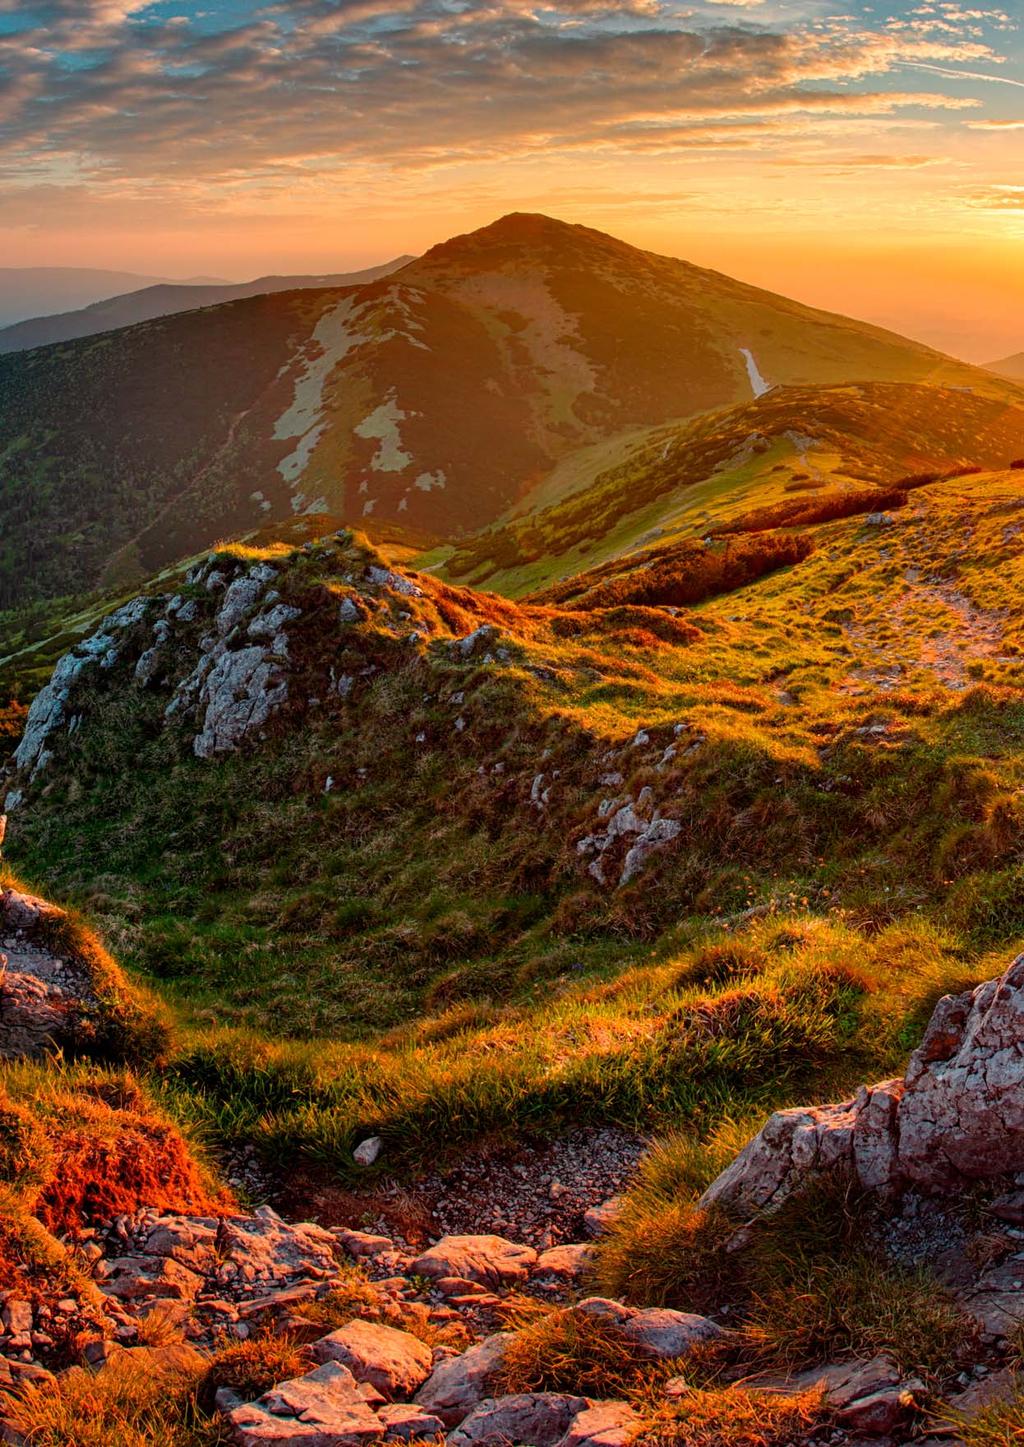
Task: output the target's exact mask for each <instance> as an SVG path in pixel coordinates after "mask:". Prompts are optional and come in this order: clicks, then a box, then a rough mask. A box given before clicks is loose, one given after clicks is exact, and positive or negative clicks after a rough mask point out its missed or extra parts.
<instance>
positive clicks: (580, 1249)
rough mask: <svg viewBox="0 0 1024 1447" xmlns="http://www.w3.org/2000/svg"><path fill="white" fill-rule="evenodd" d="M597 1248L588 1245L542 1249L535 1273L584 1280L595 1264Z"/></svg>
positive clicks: (567, 1279) (568, 1279)
mask: <svg viewBox="0 0 1024 1447" xmlns="http://www.w3.org/2000/svg"><path fill="white" fill-rule="evenodd" d="M596 1256H597V1248H596V1247H595V1246H590V1245H587V1244H586V1243H584V1244H582V1245H565V1246H552V1247H551V1248H550V1250H548V1251H542V1252H541V1254H540V1257H539V1258H538V1261H537V1266H536V1268H535V1275H537V1276H557V1277H558V1278H559V1279H560V1280H562V1281H582V1279H583V1278H584V1277H585V1276H586V1274H587V1272H588V1271H589V1270H590V1268H591V1266H592V1265H593V1264H594V1259H595V1257H596Z"/></svg>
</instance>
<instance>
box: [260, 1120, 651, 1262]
mask: <svg viewBox="0 0 1024 1447" xmlns="http://www.w3.org/2000/svg"><path fill="white" fill-rule="evenodd" d="M646 1148H647V1142H646V1141H645V1140H644V1139H643V1138H642V1137H641V1136H638V1135H636V1134H635V1133H633V1132H631V1131H626V1130H620V1129H617V1128H612V1127H607V1128H605V1129H597V1128H593V1127H590V1128H581V1129H579V1130H575V1131H571V1132H569V1133H568V1134H566V1135H564V1136H560V1137H559V1138H557V1139H556V1140H554V1141H550V1142H546V1143H543V1144H535V1145H518V1146H515V1147H491V1148H487V1147H482V1148H478V1149H474V1150H473V1151H471V1152H467V1153H466V1155H465V1156H464V1157H463V1158H462V1159H461V1160H460V1161H459V1162H458V1163H457V1164H456V1165H454V1166H451V1167H449V1168H446V1169H444V1170H437V1171H433V1172H431V1173H430V1174H429V1175H427V1176H424V1177H422V1178H421V1179H419V1180H413V1181H410V1182H406V1181H401V1180H397V1179H393V1180H388V1179H386V1178H385V1179H384V1180H382V1181H381V1182H380V1184H379V1185H375V1186H374V1188H373V1189H367V1190H365V1191H358V1190H351V1189H345V1188H343V1187H340V1186H339V1185H338V1184H337V1183H336V1181H334V1180H332V1179H331V1177H330V1176H329V1175H327V1174H318V1173H316V1172H315V1170H313V1169H307V1170H305V1171H303V1170H299V1171H294V1170H290V1171H289V1175H288V1180H287V1184H286V1186H284V1187H283V1188H282V1189H281V1190H280V1191H277V1192H274V1193H273V1194H272V1204H273V1205H274V1207H275V1209H277V1210H278V1211H280V1212H281V1214H282V1215H283V1216H285V1217H286V1218H287V1219H290V1220H306V1219H309V1218H310V1217H312V1218H313V1219H315V1220H316V1221H317V1222H318V1223H320V1224H321V1225H324V1226H349V1227H353V1228H357V1229H360V1230H369V1231H378V1232H381V1233H383V1234H384V1235H388V1236H391V1237H393V1238H396V1239H398V1240H400V1241H403V1242H405V1244H406V1245H408V1246H410V1247H419V1246H422V1245H423V1244H424V1243H425V1242H426V1241H428V1240H434V1239H436V1238H437V1237H438V1236H443V1235H445V1234H451V1235H463V1234H465V1235H474V1234H481V1233H482V1234H492V1233H493V1234H495V1235H499V1236H505V1237H507V1238H508V1239H509V1240H513V1241H522V1242H525V1243H526V1244H527V1245H530V1246H535V1247H537V1248H538V1249H541V1250H544V1249H546V1248H547V1247H549V1246H556V1245H560V1244H561V1243H563V1242H566V1241H581V1240H585V1239H586V1234H587V1233H586V1227H585V1224H584V1216H585V1214H586V1212H587V1211H589V1210H590V1209H591V1208H592V1207H594V1206H600V1205H602V1204H603V1203H604V1202H605V1201H607V1200H608V1199H609V1198H610V1197H613V1196H615V1195H617V1194H618V1193H619V1192H621V1191H622V1190H623V1189H624V1188H625V1187H626V1186H627V1185H628V1184H629V1182H630V1180H631V1178H632V1177H633V1175H634V1174H635V1172H636V1168H637V1166H638V1164H639V1162H640V1159H641V1157H642V1156H643V1154H644V1152H645V1150H646Z"/></svg>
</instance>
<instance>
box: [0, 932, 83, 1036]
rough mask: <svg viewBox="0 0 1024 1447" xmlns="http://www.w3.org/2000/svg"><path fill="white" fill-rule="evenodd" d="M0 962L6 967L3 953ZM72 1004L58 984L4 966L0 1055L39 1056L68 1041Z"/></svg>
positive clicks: (0, 978) (0, 977)
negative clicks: (48, 1049) (49, 1048)
mask: <svg viewBox="0 0 1024 1447" xmlns="http://www.w3.org/2000/svg"><path fill="white" fill-rule="evenodd" d="M0 962H2V964H3V965H4V966H6V956H3V955H0ZM73 1003H74V1002H73V1001H71V1000H70V999H69V998H68V997H67V996H66V995H65V993H64V991H63V990H62V989H61V988H60V987H59V986H58V985H51V984H48V983H47V982H46V981H45V980H40V979H38V978H37V977H36V976H35V975H29V974H23V973H21V972H20V971H12V970H7V969H6V968H5V969H4V972H3V974H2V975H0V1058H2V1059H6V1060H12V1059H17V1058H20V1057H22V1056H32V1055H40V1054H42V1053H43V1051H44V1050H46V1049H47V1048H48V1047H52V1046H53V1045H59V1044H64V1043H69V1042H68V1041H67V1040H66V1039H65V1037H68V1036H70V1035H71V1034H73V1024H74V1012H73Z"/></svg>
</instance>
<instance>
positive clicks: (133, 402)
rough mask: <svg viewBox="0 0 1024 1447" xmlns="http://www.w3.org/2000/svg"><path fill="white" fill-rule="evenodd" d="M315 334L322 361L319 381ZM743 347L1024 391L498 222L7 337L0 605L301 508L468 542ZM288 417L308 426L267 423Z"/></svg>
mask: <svg viewBox="0 0 1024 1447" xmlns="http://www.w3.org/2000/svg"><path fill="white" fill-rule="evenodd" d="M345 308H348V311H347V312H346V314H345V316H344V317H343V316H341V312H342V311H344V310H345ZM321 324H323V326H325V327H326V331H325V332H323V333H322V334H318V333H317V332H316V329H317V327H318V326H320V325H321ZM315 335H316V336H319V337H320V340H314V336H315ZM325 338H326V343H327V347H328V351H327V353H326V355H327V356H329V357H332V358H334V362H333V365H328V366H327V367H326V369H325V371H324V375H323V376H322V377H321V378H320V379H319V382H316V380H315V378H314V375H313V374H315V373H316V372H317V367H316V363H317V360H318V358H319V357H320V356H321V355H322V351H321V341H322V340H324V339H325ZM742 347H750V348H751V349H752V350H753V351H754V354H755V356H756V357H757V361H758V364H759V366H760V367H761V370H762V372H763V373H764V374H765V375H766V376H767V377H768V379H769V380H770V381H772V382H777V383H783V384H787V385H793V386H805V385H808V384H810V383H838V382H840V381H844V380H846V379H849V378H851V377H853V378H858V379H862V380H863V381H865V382H871V381H876V380H883V379H884V380H889V381H895V382H900V381H903V382H915V383H922V382H930V383H935V384H942V385H945V386H957V387H963V388H970V389H973V390H974V391H976V392H977V394H978V395H979V396H988V397H990V398H995V399H1002V400H1004V401H1006V402H1007V403H1010V402H1011V400H1012V398H1013V397H1015V396H1016V395H1017V394H1016V390H1015V389H1014V388H1013V387H1012V385H1011V384H1010V383H1008V382H1004V381H1001V380H1000V379H998V378H997V377H995V376H994V374H992V373H988V372H985V371H983V370H981V369H977V368H971V367H968V366H966V365H964V364H961V363H957V362H954V361H952V360H950V359H948V358H944V357H942V356H940V355H939V354H938V353H935V352H932V351H930V350H929V349H927V348H924V347H921V346H919V345H917V344H915V343H913V342H908V341H906V340H904V339H902V338H899V337H896V336H894V335H892V334H890V333H886V332H882V331H880V330H879V329H877V328H874V327H869V326H866V325H864V324H861V323H858V322H854V321H850V320H848V319H845V318H842V317H835V316H830V315H828V314H825V313H821V312H816V311H813V310H811V309H809V308H806V307H802V306H799V305H798V304H796V303H793V302H789V301H786V300H785V299H784V298H780V297H776V296H773V295H772V294H770V293H767V292H761V291H758V290H756V289H755V288H751V287H747V286H743V285H741V284H740V283H737V282H733V281H731V280H729V278H727V277H723V276H720V275H718V274H717V273H713V272H708V271H703V270H701V269H699V268H696V267H692V266H688V265H687V264H686V263H684V262H681V261H673V260H670V259H667V258H663V257H657V256H653V255H652V254H650V253H647V252H642V251H638V250H636V249H634V248H631V247H628V246H626V245H624V244H623V243H621V242H617V241H615V240H614V239H613V238H611V237H606V236H602V235H601V234H600V233H598V232H593V231H589V230H587V229H586V228H583V227H572V226H566V225H563V224H561V223H558V222H553V221H549V220H546V219H545V218H542V217H511V218H506V219H505V220H504V221H502V222H499V223H496V224H495V225H494V226H492V227H487V228H484V229H483V230H482V231H480V232H476V233H473V234H472V235H471V236H469V237H465V238H458V239H457V240H456V241H454V242H451V243H447V244H445V245H443V246H440V247H437V248H434V250H433V251H432V252H430V253H428V254H427V256H425V257H424V258H422V259H421V260H419V261H417V262H414V263H412V264H411V265H410V266H408V267H405V268H403V270H402V271H401V272H400V273H399V274H398V275H397V276H396V277H395V278H394V279H387V280H384V281H381V282H377V283H373V284H371V285H369V286H367V287H365V288H355V289H351V290H349V291H339V290H325V291H303V292H292V293H281V294H278V295H274V296H264V297H256V298H250V299H247V300H244V301H239V302H235V303H231V304H228V305H225V306H220V307H210V308H205V309H202V310H199V311H196V312H190V313H187V314H183V315H179V316H174V317H168V318H163V319H161V320H159V321H154V322H149V323H144V324H141V325H139V326H136V327H130V328H126V329H125V330H123V331H118V332H111V333H107V334H104V335H102V336H100V337H95V338H89V339H85V340H82V341H78V342H72V343H66V344H61V345H56V346H53V347H44V348H37V349H35V350H33V351H31V352H27V353H24V354H17V355H14V356H8V357H4V358H0V462H2V467H0V505H2V506H3V510H4V519H5V530H4V540H3V544H2V546H0V608H4V607H11V606H15V605H18V604H21V603H24V602H25V601H31V600H32V599H36V598H40V597H44V598H46V597H52V596H54V595H58V594H59V595H64V594H67V593H69V592H75V593H78V592H84V591H88V590H90V589H92V588H95V587H97V586H111V587H117V586H122V585H126V584H130V585H137V584H139V583H140V582H141V581H142V580H143V579H144V578H145V577H147V576H149V575H151V574H152V573H153V572H156V571H158V570H159V569H160V568H161V567H163V566H165V565H166V564H168V563H169V562H172V561H174V560H177V559H180V558H181V557H183V556H186V555H188V554H189V553H191V552H193V551H195V550H197V549H198V548H201V547H204V546H207V545H209V544H210V543H211V542H212V541H213V540H215V539H216V538H217V537H219V536H224V535H235V534H237V533H238V532H240V531H243V530H245V529H246V528H247V527H249V526H252V525H253V524H254V523H259V522H260V521H261V520H262V519H263V518H264V517H267V516H269V517H276V518H288V517H290V516H292V513H293V508H294V509H298V510H301V509H302V508H305V507H308V506H319V505H323V506H326V507H327V508H329V509H330V510H331V511H333V512H336V513H338V514H339V515H341V516H344V517H346V518H348V519H351V520H353V521H355V522H357V523H359V522H361V520H362V519H363V518H364V517H366V518H370V519H372V520H373V521H374V522H377V521H379V520H381V519H390V520H392V521H394V520H398V521H401V522H403V523H406V524H410V525H412V526H414V527H416V528H417V529H419V530H420V531H422V532H424V533H426V534H428V535H431V536H434V537H437V536H444V537H457V536H459V535H461V534H464V533H465V532H467V531H469V530H472V529H475V528H479V527H481V526H484V525H487V524H489V523H490V522H491V521H492V520H493V519H495V518H497V517H500V516H503V515H504V514H505V513H506V512H507V511H508V509H509V508H510V507H512V506H514V505H515V504H516V503H517V502H518V501H519V500H520V499H521V498H522V497H523V495H524V493H525V492H526V491H528V490H529V488H530V487H531V486H532V485H534V484H537V483H542V484H543V488H544V491H543V492H542V493H541V494H539V496H550V495H551V494H552V493H553V492H554V491H556V490H559V491H560V490H561V489H562V488H563V487H565V486H573V487H574V486H578V485H579V484H580V483H581V482H582V481H584V480H586V478H587V477H590V476H593V469H594V468H607V466H608V463H609V461H610V459H609V458H608V457H606V456H604V455H603V454H602V450H601V448H600V447H598V448H597V450H596V451H595V450H594V449H595V444H600V443H603V442H605V441H609V442H610V443H611V445H612V449H613V451H614V452H615V453H618V452H619V451H620V450H621V448H622V447H623V446H625V445H626V442H628V441H629V440H630V439H631V438H632V437H633V436H635V435H636V434H637V430H638V429H643V428H645V427H650V426H652V425H654V424H660V423H665V422H669V421H672V420H673V419H676V420H677V419H679V418H685V417H691V416H694V415H697V414H700V413H702V412H706V411H708V410H709V409H714V408H720V407H722V406H727V405H736V404H738V403H741V402H742V401H743V400H744V399H746V398H749V396H750V390H751V389H750V382H749V379H748V376H747V371H746V367H745V364H744V361H743V358H742V356H741V352H740V349H741V348H742ZM332 348H333V349H334V350H332ZM311 378H313V380H311ZM321 384H322V385H321ZM296 398H298V399H299V401H300V402H301V404H302V405H301V406H298V407H296V406H295V403H296ZM284 417H290V420H289V422H288V425H287V427H286V428H285V431H286V432H289V431H290V429H292V428H294V433H295V435H294V436H292V435H289V436H286V437H280V436H278V435H277V428H278V424H279V423H280V422H281V420H282V418H284ZM300 436H303V437H304V438H305V442H304V443H303V444H302V446H301V447H300V446H299V437H300ZM580 449H583V452H582V453H581V452H580ZM574 453H575V454H579V456H578V458H577V461H576V462H575V463H572V464H569V463H567V464H566V467H565V469H564V471H559V472H558V473H557V474H555V475H551V476H549V474H551V473H552V468H553V467H556V468H557V467H558V466H559V464H560V463H561V462H562V460H563V459H567V458H569V457H570V455H571V454H574ZM293 454H296V455H298V460H297V461H296V462H295V467H296V469H297V470H296V472H295V475H294V476H291V475H289V482H288V483H287V484H286V481H285V479H284V477H283V476H282V474H281V472H280V471H279V464H282V463H283V461H284V460H285V459H286V458H287V457H289V456H291V455H293ZM545 478H547V479H548V480H547V482H544V479H545ZM292 485H293V486H292ZM264 509H269V511H265V510H264Z"/></svg>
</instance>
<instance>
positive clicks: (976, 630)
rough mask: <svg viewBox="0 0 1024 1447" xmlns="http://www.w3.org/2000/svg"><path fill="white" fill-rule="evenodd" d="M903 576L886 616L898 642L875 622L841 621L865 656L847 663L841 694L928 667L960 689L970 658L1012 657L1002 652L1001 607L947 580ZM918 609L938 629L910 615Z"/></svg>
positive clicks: (966, 682) (890, 684)
mask: <svg viewBox="0 0 1024 1447" xmlns="http://www.w3.org/2000/svg"><path fill="white" fill-rule="evenodd" d="M907 581H908V583H909V585H910V586H909V587H908V590H907V592H906V593H905V594H904V595H903V597H902V598H899V599H898V600H897V601H896V602H895V604H894V606H893V608H892V610H891V612H889V614H888V615H887V616H886V618H885V622H886V624H887V625H888V626H889V627H890V628H892V627H895V628H896V629H897V630H898V631H899V633H900V637H899V641H898V642H897V643H895V644H894V643H893V640H892V638H891V636H885V637H882V636H880V635H879V633H878V631H877V629H876V627H875V626H874V624H873V623H849V624H847V625H846V626H845V629H844V631H845V633H846V636H847V638H848V639H849V640H850V642H851V643H852V644H853V645H854V646H855V647H856V648H857V650H858V651H859V652H860V653H861V654H862V655H866V661H865V662H863V663H861V664H859V665H857V666H855V667H853V668H851V670H850V672H849V674H848V675H847V677H846V678H845V679H844V680H843V682H842V683H840V684H839V691H840V692H841V693H859V692H862V691H864V688H865V687H866V686H868V685H870V686H873V687H875V688H881V689H891V688H895V687H897V686H898V685H899V684H900V683H901V682H902V681H903V679H904V677H905V675H906V674H907V673H908V672H913V671H914V670H916V669H924V670H926V671H928V672H930V673H931V674H932V675H933V676H934V677H935V678H936V679H937V680H938V682H939V683H941V684H942V686H943V687H944V688H948V689H950V690H951V691H953V692H959V691H962V690H963V689H965V688H968V687H970V685H971V682H972V677H971V673H970V665H971V664H972V663H977V662H978V661H979V660H981V659H986V658H987V659H993V660H995V661H997V662H1001V663H1010V662H1014V661H1015V660H1014V659H1013V658H1012V657H1011V656H1010V655H1009V654H1006V653H1004V652H1003V650H1004V648H1005V635H1004V624H1005V621H1006V615H1005V614H1004V613H1003V612H1001V611H996V610H992V609H985V608H979V607H977V606H976V605H975V604H974V603H972V602H971V600H970V598H968V597H967V595H966V594H965V593H961V592H960V591H959V590H958V589H957V588H954V587H953V585H952V584H951V583H941V582H928V583H918V582H917V580H916V578H908V580H907ZM922 609H927V610H929V612H930V613H932V614H933V616H934V617H935V620H936V622H937V623H938V622H940V621H941V622H942V624H943V626H942V627H941V630H940V631H934V632H932V631H925V630H923V629H922V626H921V618H920V616H918V617H913V616H912V615H913V614H914V613H918V614H920V611H921V610H922Z"/></svg>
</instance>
